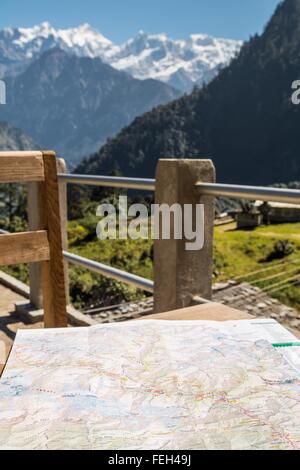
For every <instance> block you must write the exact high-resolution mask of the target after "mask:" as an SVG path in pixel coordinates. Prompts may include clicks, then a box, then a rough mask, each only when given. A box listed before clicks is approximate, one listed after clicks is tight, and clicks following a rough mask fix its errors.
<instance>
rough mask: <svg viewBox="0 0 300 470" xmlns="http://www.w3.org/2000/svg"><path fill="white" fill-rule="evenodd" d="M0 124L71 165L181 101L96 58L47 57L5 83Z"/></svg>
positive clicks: (59, 54)
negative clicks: (144, 118) (136, 120)
mask: <svg viewBox="0 0 300 470" xmlns="http://www.w3.org/2000/svg"><path fill="white" fill-rule="evenodd" d="M6 89H7V104H6V105H5V106H2V107H1V108H0V119H1V120H3V121H8V122H9V123H10V124H12V125H13V126H15V127H19V128H22V129H23V130H24V132H25V133H27V134H29V135H30V136H32V137H33V138H34V139H35V140H36V141H37V142H39V144H40V145H41V146H43V147H46V148H52V149H54V150H56V151H57V153H59V154H60V155H61V156H62V157H64V158H66V160H67V161H68V162H69V163H70V162H71V163H72V164H74V163H76V162H78V161H79V160H80V159H81V158H82V157H83V156H86V155H88V154H91V153H92V152H94V151H96V150H97V149H98V148H99V147H100V146H101V145H103V144H104V143H105V142H106V140H107V139H108V138H110V137H111V136H112V135H114V134H115V133H117V132H118V131H119V130H120V129H122V128H123V127H124V126H126V125H128V124H129V123H130V122H131V121H132V120H133V119H134V118H135V117H136V116H138V115H142V114H143V113H144V112H146V111H148V110H150V109H152V108H154V107H156V106H157V105H159V104H160V103H166V102H168V101H171V100H173V99H175V98H177V97H178V96H179V95H180V92H178V91H177V90H175V89H172V88H171V87H169V86H168V85H166V84H163V83H161V82H159V81H156V80H151V79H149V80H143V81H142V80H137V79H134V78H132V77H131V76H130V75H128V74H127V73H125V72H121V71H118V70H116V69H114V68H112V67H111V66H110V65H108V64H105V63H104V62H102V60H101V59H99V58H94V59H93V58H89V57H78V56H76V55H73V54H71V53H67V52H64V51H61V50H60V49H51V50H49V51H47V52H45V53H44V54H43V55H42V56H41V57H40V58H39V59H38V60H37V61H35V62H33V63H32V64H31V65H30V66H29V67H28V68H27V69H26V70H25V71H24V72H23V73H22V74H20V75H17V76H16V77H9V78H7V79H6Z"/></svg>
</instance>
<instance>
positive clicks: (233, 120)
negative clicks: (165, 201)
mask: <svg viewBox="0 0 300 470" xmlns="http://www.w3.org/2000/svg"><path fill="white" fill-rule="evenodd" d="M299 50H300V0H285V1H284V2H282V3H281V4H280V5H279V6H278V8H277V10H276V12H275V14H274V16H273V17H272V19H271V20H270V22H269V24H268V25H267V26H266V29H265V31H264V33H263V34H262V35H261V36H255V37H253V38H252V39H251V40H250V41H249V42H248V43H246V44H245V45H244V47H243V48H242V51H241V53H240V54H239V56H238V57H237V58H236V59H235V60H233V62H232V63H231V65H230V66H228V67H227V68H226V69H224V70H223V71H222V72H221V73H220V75H219V76H218V77H217V78H216V79H215V80H213V82H211V83H210V84H209V85H208V86H206V87H205V88H204V89H202V90H195V91H194V92H193V93H192V94H191V95H189V96H185V97H183V98H181V99H179V100H176V101H174V102H172V103H171V104H168V105H166V106H161V107H158V108H156V109H155V110H154V111H152V112H149V113H147V114H145V115H144V116H143V117H141V118H138V119H136V120H135V121H134V122H133V124H131V125H130V126H129V127H127V128H125V129H124V130H123V131H122V132H121V133H120V134H119V135H118V136H117V137H116V138H115V139H113V140H111V141H109V142H108V143H107V145H105V146H104V147H103V148H102V149H101V150H100V151H99V152H98V153H96V154H95V155H93V156H92V157H91V158H89V159H88V160H85V161H84V162H83V163H82V164H81V165H80V166H79V167H78V169H77V172H82V173H102V174H103V173H108V174H109V173H111V172H112V171H120V172H121V173H123V174H125V175H132V176H144V177H146V176H147V177H151V176H153V175H154V172H155V166H156V162H157V159H158V158H163V157H198V158H199V157H200V158H201V157H205V158H208V157H210V158H212V159H213V160H214V163H215V165H216V168H217V175H218V179H219V180H221V181H223V182H232V183H237V182H238V183H252V184H253V183H257V184H272V183H275V182H278V183H280V182H288V181H293V180H299V174H300V155H299V154H300V138H299V136H300V106H296V105H293V104H292V101H291V95H292V88H291V87H292V83H293V82H294V81H295V80H297V79H300V54H299Z"/></svg>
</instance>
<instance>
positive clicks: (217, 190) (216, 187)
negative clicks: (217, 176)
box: [196, 182, 300, 204]
mask: <svg viewBox="0 0 300 470" xmlns="http://www.w3.org/2000/svg"><path fill="white" fill-rule="evenodd" d="M196 188H197V189H199V192H200V193H201V195H203V196H215V197H230V198H234V199H249V200H251V201H253V200H260V201H266V202H279V203H287V204H300V191H299V190H296V189H280V188H264V187H259V186H240V185H231V184H217V183H201V182H198V183H196Z"/></svg>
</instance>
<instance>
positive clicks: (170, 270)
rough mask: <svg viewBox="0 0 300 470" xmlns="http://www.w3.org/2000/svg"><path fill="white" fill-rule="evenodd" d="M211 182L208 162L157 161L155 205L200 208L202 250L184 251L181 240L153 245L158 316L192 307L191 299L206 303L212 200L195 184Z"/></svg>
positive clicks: (210, 263) (211, 169)
mask: <svg viewBox="0 0 300 470" xmlns="http://www.w3.org/2000/svg"><path fill="white" fill-rule="evenodd" d="M198 181H202V182H209V183H213V182H215V169H214V166H213V163H212V161H211V160H175V159H168V160H160V161H159V163H158V167H157V174H156V195H155V202H156V204H168V206H172V205H173V204H179V205H180V206H181V207H182V210H183V207H184V205H185V204H190V205H192V206H193V215H195V209H196V205H197V204H204V208H205V209H204V210H205V212H204V247H203V248H202V249H201V250H197V251H188V250H187V249H186V243H188V242H189V240H187V239H186V238H185V235H184V230H183V237H182V239H180V240H175V239H174V237H173V239H170V240H162V239H161V237H160V239H159V240H155V241H154V279H155V292H154V311H155V313H162V312H167V311H172V310H177V309H180V308H185V307H188V306H190V305H191V304H192V299H193V297H194V296H200V297H203V298H206V299H210V298H211V295H212V273H213V228H214V201H213V198H211V197H207V196H202V197H200V195H199V192H198V191H197V189H196V188H195V183H196V182H198ZM193 218H194V217H193Z"/></svg>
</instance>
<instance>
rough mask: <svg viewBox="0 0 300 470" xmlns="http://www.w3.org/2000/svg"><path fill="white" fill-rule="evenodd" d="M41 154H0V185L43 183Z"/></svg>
mask: <svg viewBox="0 0 300 470" xmlns="http://www.w3.org/2000/svg"><path fill="white" fill-rule="evenodd" d="M44 179H45V174H44V162H43V155H42V152H0V183H22V182H30V181H44Z"/></svg>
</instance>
